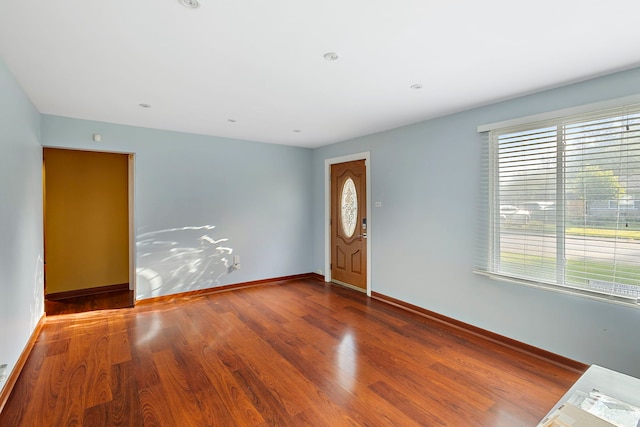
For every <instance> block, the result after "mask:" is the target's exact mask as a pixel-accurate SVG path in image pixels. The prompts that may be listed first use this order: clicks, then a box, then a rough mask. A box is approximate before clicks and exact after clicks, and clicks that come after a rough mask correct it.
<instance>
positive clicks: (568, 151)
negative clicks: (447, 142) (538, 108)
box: [476, 105, 640, 304]
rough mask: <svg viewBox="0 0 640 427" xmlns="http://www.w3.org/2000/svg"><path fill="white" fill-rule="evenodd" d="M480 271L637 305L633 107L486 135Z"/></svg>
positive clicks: (639, 149) (639, 200)
mask: <svg viewBox="0 0 640 427" xmlns="http://www.w3.org/2000/svg"><path fill="white" fill-rule="evenodd" d="M484 135H485V140H484V141H483V145H484V156H483V171H484V176H483V180H482V182H481V184H482V196H483V197H482V206H481V209H480V215H479V218H480V220H481V230H482V232H481V233H480V236H479V237H480V238H479V240H478V241H479V245H480V247H479V248H478V251H477V253H478V256H477V259H476V261H477V263H476V269H477V271H479V272H482V273H486V274H490V275H494V276H498V277H502V278H506V279H512V280H516V281H520V282H524V283H527V284H532V285H536V286H544V287H552V288H556V289H559V290H563V291H565V292H573V293H581V294H587V295H590V296H594V297H599V298H605V299H610V300H615V301H617V302H623V303H631V304H638V303H639V302H640V105H633V106H627V107H623V108H615V109H609V110H606V111H599V112H597V113H590V114H581V115H577V116H571V117H564V118H560V119H554V120H547V121H544V122H537V123H529V124H526V125H519V126H515V127H511V128H504V129H496V130H492V131H490V132H487V133H485V134H484Z"/></svg>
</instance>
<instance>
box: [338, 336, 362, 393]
mask: <svg viewBox="0 0 640 427" xmlns="http://www.w3.org/2000/svg"><path fill="white" fill-rule="evenodd" d="M336 356H337V359H338V378H337V379H338V383H339V384H340V386H342V388H344V389H345V390H347V391H349V392H351V391H353V389H354V386H355V381H356V374H357V371H358V363H357V357H358V349H357V347H356V343H355V341H354V339H353V336H352V335H351V332H348V333H346V334H345V336H344V337H342V340H341V341H340V344H339V345H338V347H337V349H336Z"/></svg>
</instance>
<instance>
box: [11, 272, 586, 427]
mask: <svg viewBox="0 0 640 427" xmlns="http://www.w3.org/2000/svg"><path fill="white" fill-rule="evenodd" d="M579 375H580V373H576V372H575V367H566V368H565V367H562V366H559V365H558V364H557V363H554V362H553V361H549V360H544V359H541V358H538V357H536V356H535V355H533V354H530V353H526V352H521V351H518V350H517V349H514V348H511V347H508V346H504V345H500V344H499V343H496V342H491V341H488V340H485V339H483V338H482V337H480V336H478V335H477V334H473V333H468V332H465V331H464V330H461V329H455V328H453V329H452V328H448V327H447V326H446V325H444V324H442V323H441V322H438V321H434V320H433V319H428V318H425V317H422V316H419V315H417V314H415V313H411V312H409V311H405V310H402V309H399V308H397V307H393V306H391V305H388V304H386V303H383V302H381V301H377V300H371V299H369V298H367V297H366V296H365V295H363V294H361V293H358V292H355V291H352V290H349V289H346V288H342V287H339V286H334V285H330V284H325V283H322V282H318V281H316V280H312V279H299V280H292V281H289V282H286V283H281V284H270V285H267V286H255V287H251V288H245V289H238V290H233V291H229V292H221V293H209V294H206V295H205V294H197V295H195V294H194V295H193V296H192V297H182V298H177V299H175V300H171V298H164V299H162V301H158V302H155V303H150V304H145V305H142V306H140V307H135V308H131V309H122V310H104V311H99V312H92V313H79V314H68V315H59V316H48V317H47V320H46V323H45V325H44V327H43V329H42V331H41V333H40V336H39V337H38V339H37V340H36V342H35V345H34V347H33V350H32V352H31V354H30V356H29V358H28V360H27V361H26V364H25V366H24V368H23V370H22V373H21V375H20V377H19V378H18V381H17V383H16V384H15V387H14V389H13V392H12V394H11V395H10V396H9V399H8V400H7V403H6V405H5V407H4V410H3V411H2V413H0V426H3V427H4V426H11V427H26V426H29V427H30V426H38V427H41V426H55V427H59V426H63V427H64V426H72V425H73V426H80V425H87V426H105V427H108V426H145V427H146V426H167V427H175V426H181V427H182V426H251V427H254V426H272V425H279V426H307V425H308V426H314V427H315V426H331V427H334V426H336V427H341V426H400V425H401V426H413V425H415V426H456V427H458V426H489V427H502V426H505V427H513V426H530V425H535V424H536V423H537V422H538V420H539V419H540V418H542V416H544V414H545V413H546V412H547V410H548V409H549V408H550V407H551V406H553V404H554V403H555V402H556V401H557V400H558V399H559V398H560V397H561V396H562V395H563V394H564V392H565V391H566V390H567V389H568V388H569V387H570V386H571V385H572V384H573V382H574V381H575V380H576V379H577V378H578V377H579Z"/></svg>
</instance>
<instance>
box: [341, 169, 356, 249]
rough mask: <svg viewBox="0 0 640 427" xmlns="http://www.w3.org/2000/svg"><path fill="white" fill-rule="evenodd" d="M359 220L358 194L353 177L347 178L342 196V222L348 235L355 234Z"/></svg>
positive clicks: (343, 228)
mask: <svg viewBox="0 0 640 427" xmlns="http://www.w3.org/2000/svg"><path fill="white" fill-rule="evenodd" d="M357 221H358V194H357V192H356V186H355V184H354V182H353V179H351V178H347V179H346V180H345V182H344V184H343V185H342V194H341V196H340V222H341V224H342V231H343V232H344V234H345V236H346V237H351V236H353V233H354V232H355V231H356V222H357Z"/></svg>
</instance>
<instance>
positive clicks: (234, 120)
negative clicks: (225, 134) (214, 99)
mask: <svg viewBox="0 0 640 427" xmlns="http://www.w3.org/2000/svg"><path fill="white" fill-rule="evenodd" d="M227 121H228V122H229V123H235V122H237V120H236V119H227Z"/></svg>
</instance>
